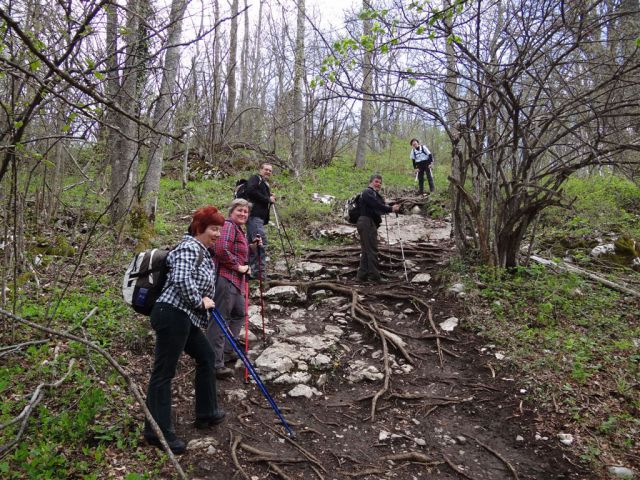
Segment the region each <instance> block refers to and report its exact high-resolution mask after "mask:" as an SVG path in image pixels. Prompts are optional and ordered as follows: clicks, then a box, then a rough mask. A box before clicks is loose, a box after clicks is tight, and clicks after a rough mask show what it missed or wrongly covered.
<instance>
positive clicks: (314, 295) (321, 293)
mask: <svg viewBox="0 0 640 480" xmlns="http://www.w3.org/2000/svg"><path fill="white" fill-rule="evenodd" d="M326 296H327V291H326V290H316V291H315V292H313V293H312V294H311V298H320V297H326Z"/></svg>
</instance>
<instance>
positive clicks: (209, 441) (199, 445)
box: [187, 437, 220, 450]
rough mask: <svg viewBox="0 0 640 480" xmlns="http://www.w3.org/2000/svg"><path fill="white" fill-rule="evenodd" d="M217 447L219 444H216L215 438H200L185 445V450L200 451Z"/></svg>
mask: <svg viewBox="0 0 640 480" xmlns="http://www.w3.org/2000/svg"><path fill="white" fill-rule="evenodd" d="M218 445H220V442H218V439H217V438H215V437H200V438H194V439H193V440H191V441H189V443H188V444H187V450H200V449H205V448H209V447H217V446H218Z"/></svg>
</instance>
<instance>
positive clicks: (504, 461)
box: [466, 435, 519, 480]
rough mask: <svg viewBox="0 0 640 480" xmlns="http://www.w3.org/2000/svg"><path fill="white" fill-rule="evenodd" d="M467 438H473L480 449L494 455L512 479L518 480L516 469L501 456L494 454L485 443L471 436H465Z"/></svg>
mask: <svg viewBox="0 0 640 480" xmlns="http://www.w3.org/2000/svg"><path fill="white" fill-rule="evenodd" d="M466 436H467V437H469V438H473V439H474V440H475V441H476V442H477V443H478V445H480V446H481V447H483V448H484V449H485V450H487V451H488V452H491V453H492V454H494V455H495V456H496V457H497V458H499V459H500V460H501V461H502V463H504V464H505V465H506V466H507V467H508V468H509V470H510V471H511V474H512V475H513V478H515V479H516V480H519V478H518V472H516V469H515V468H513V465H511V464H510V463H509V462H508V461H507V460H506V459H505V458H504V457H503V456H502V455H500V453H498V452H496V451H495V450H494V449H493V448H491V447H490V446H488V445H487V444H485V443H482V442H481V441H480V440H478V439H477V438H476V437H474V436H473V435H466Z"/></svg>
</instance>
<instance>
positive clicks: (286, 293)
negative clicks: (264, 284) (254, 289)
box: [264, 285, 306, 302]
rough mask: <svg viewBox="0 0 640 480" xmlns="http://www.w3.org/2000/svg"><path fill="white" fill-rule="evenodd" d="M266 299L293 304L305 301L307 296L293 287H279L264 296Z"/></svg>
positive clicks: (271, 289) (272, 288) (268, 291)
mask: <svg viewBox="0 0 640 480" xmlns="http://www.w3.org/2000/svg"><path fill="white" fill-rule="evenodd" d="M264 296H265V298H268V299H271V300H272V301H274V300H275V301H280V302H293V301H302V302H303V301H305V300H306V295H304V294H302V293H300V292H299V291H298V289H297V288H296V287H294V286H293V285H278V286H277V287H271V288H270V289H269V290H267V291H266V292H265V294H264Z"/></svg>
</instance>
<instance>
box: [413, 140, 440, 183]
mask: <svg viewBox="0 0 640 480" xmlns="http://www.w3.org/2000/svg"><path fill="white" fill-rule="evenodd" d="M411 162H412V163H413V168H414V169H415V173H417V174H418V193H419V194H420V195H423V194H424V175H425V173H426V174H427V180H428V181H429V191H430V192H433V191H434V190H435V186H434V184H433V173H432V172H431V166H432V165H433V155H432V154H431V152H430V151H429V149H428V148H427V147H425V146H424V145H420V141H419V140H418V139H417V138H412V139H411Z"/></svg>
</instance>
